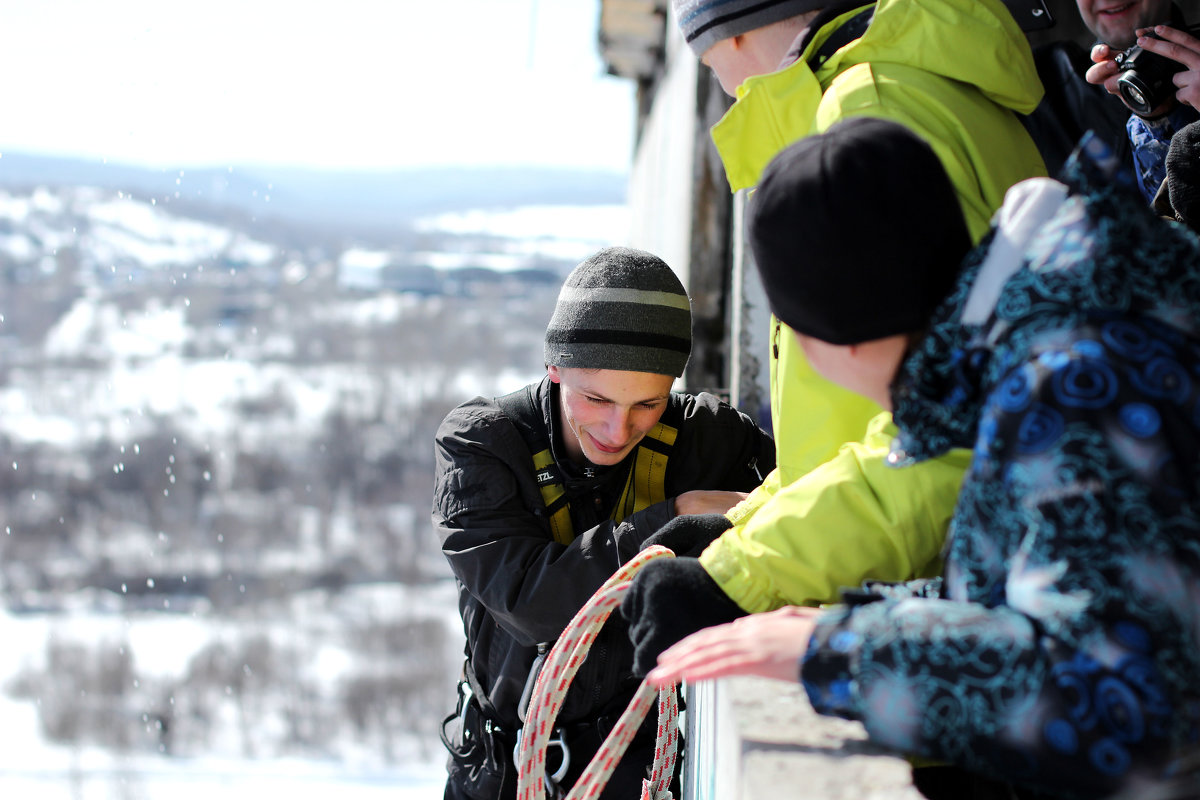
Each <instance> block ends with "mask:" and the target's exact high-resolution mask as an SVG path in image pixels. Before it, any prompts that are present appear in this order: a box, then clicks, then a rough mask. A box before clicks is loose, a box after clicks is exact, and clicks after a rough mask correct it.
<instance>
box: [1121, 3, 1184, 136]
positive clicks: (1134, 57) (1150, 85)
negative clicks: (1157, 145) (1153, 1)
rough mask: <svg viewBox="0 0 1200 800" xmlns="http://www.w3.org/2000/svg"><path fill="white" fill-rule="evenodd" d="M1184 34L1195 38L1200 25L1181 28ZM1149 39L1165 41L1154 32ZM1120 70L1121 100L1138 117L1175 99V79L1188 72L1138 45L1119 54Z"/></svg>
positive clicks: (1173, 62)
mask: <svg viewBox="0 0 1200 800" xmlns="http://www.w3.org/2000/svg"><path fill="white" fill-rule="evenodd" d="M1179 29H1180V30H1182V31H1185V32H1187V33H1190V34H1192V35H1193V36H1195V35H1197V34H1198V33H1200V25H1197V26H1191V27H1183V26H1180V27H1179ZM1146 36H1147V37H1153V38H1155V39H1161V38H1162V37H1161V36H1159V35H1157V34H1155V33H1154V32H1153V31H1150V32H1149V33H1147V34H1146ZM1115 60H1116V62H1117V67H1118V69H1119V70H1120V72H1121V77H1119V78H1117V89H1118V91H1120V93H1121V100H1123V101H1124V102H1125V105H1127V106H1129V108H1130V109H1131V110H1132V111H1133V113H1135V114H1137V115H1138V116H1142V117H1145V116H1148V115H1149V114H1150V113H1151V112H1152V111H1154V109H1156V108H1158V107H1159V106H1161V105H1162V104H1163V103H1165V102H1166V101H1167V100H1169V99H1171V98H1172V97H1174V95H1175V84H1174V83H1173V82H1172V81H1171V77H1172V76H1173V75H1174V74H1175V73H1176V72H1180V71H1181V70H1183V69H1185V67H1184V65H1183V64H1180V63H1179V62H1178V61H1172V60H1171V59H1169V58H1165V57H1163V56H1160V55H1159V54H1158V53H1151V52H1150V51H1149V50H1143V49H1142V48H1141V47H1139V46H1138V45H1136V44H1135V45H1134V46H1133V47H1131V48H1129V49H1128V50H1124V51H1122V52H1120V53H1117V55H1116V58H1115Z"/></svg>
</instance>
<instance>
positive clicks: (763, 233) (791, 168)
mask: <svg viewBox="0 0 1200 800" xmlns="http://www.w3.org/2000/svg"><path fill="white" fill-rule="evenodd" d="M746 225H747V229H748V236H749V240H750V247H751V249H752V251H753V253H754V259H755V261H756V262H757V265H758V271H759V274H760V275H761V276H762V280H763V285H764V287H765V289H766V293H767V300H768V302H769V303H770V306H771V311H772V313H774V314H775V316H776V317H778V318H779V319H780V320H782V321H783V322H784V323H785V324H786V325H787V326H788V327H790V328H792V329H793V330H795V331H798V332H800V333H802V334H805V335H807V336H811V337H813V338H815V339H820V340H822V341H825V342H829V343H831V344H839V345H842V344H858V343H860V342H867V341H871V340H873V339H882V338H884V337H886V336H893V335H896V334H902V333H913V332H916V331H919V330H921V329H922V328H924V327H925V326H926V325H927V324H928V322H929V318H930V316H931V315H932V314H933V311H934V309H935V308H936V307H937V305H938V303H940V302H941V300H942V299H943V298H944V297H945V296H946V295H947V294H949V292H950V289H951V287H952V285H953V283H954V279H955V276H956V275H957V274H958V270H959V264H960V262H961V261H962V258H963V256H965V255H966V253H967V251H968V250H969V249H970V247H971V239H970V236H969V235H968V233H967V226H966V223H965V222H964V220H963V214H962V209H961V207H960V206H959V203H958V198H957V197H956V196H955V193H954V186H953V185H952V184H951V183H950V179H949V178H948V177H947V175H946V172H945V170H944V169H943V168H942V165H941V162H940V161H939V160H938V157H937V155H935V154H934V152H933V149H932V148H931V147H930V146H929V145H928V144H926V143H925V142H924V141H922V140H921V139H920V138H918V137H917V136H916V135H915V134H913V133H911V132H910V131H909V130H908V129H906V128H904V127H903V126H901V125H898V124H896V123H894V122H888V121H885V120H881V119H871V118H868V117H854V118H851V119H849V120H846V121H844V122H839V123H838V124H836V125H834V126H833V127H831V128H830V129H829V130H828V131H827V132H826V133H824V134H821V135H817V136H810V137H807V138H805V139H801V140H800V141H798V142H796V143H795V144H793V145H791V146H789V147H787V148H786V149H784V150H783V151H782V152H781V153H779V155H777V156H776V157H775V159H774V160H773V161H772V162H771V163H770V164H769V165H768V166H767V168H766V170H765V171H764V172H763V177H762V180H761V181H760V182H759V184H758V189H757V190H756V191H755V193H754V195H753V196H752V197H751V199H750V203H749V206H748V209H747V212H746Z"/></svg>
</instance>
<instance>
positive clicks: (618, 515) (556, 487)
mask: <svg viewBox="0 0 1200 800" xmlns="http://www.w3.org/2000/svg"><path fill="white" fill-rule="evenodd" d="M678 435H679V429H678V428H673V427H671V426H670V425H667V424H666V423H664V422H659V423H658V424H657V425H655V426H654V428H652V429H651V430H650V432H649V433H647V434H646V436H645V437H644V438H643V439H642V441H641V442H640V443H639V444H638V446H637V449H636V450H635V451H634V452H635V454H634V458H633V464H632V465H631V466H630V468H629V477H628V478H626V480H625V488H624V490H622V492H621V497H620V499H619V500H617V503H616V505H615V506H614V507H613V513H612V519H613V521H614V522H620V521H621V520H623V519H625V518H626V517H628V516H629V515H630V514H633V513H635V512H637V511H641V510H642V509H645V508H649V507H650V506H652V505H654V504H655V503H661V502H662V501H664V500H666V499H667V492H666V479H667V455H668V453H669V452H670V450H671V446H672V445H674V444H675V438H676V437H677V436H678ZM553 463H554V458H553V457H552V456H551V455H550V450H549V449H546V450H542V451H541V452H539V453H535V454H534V456H533V466H534V469H535V470H536V472H537V478H538V487H539V489H540V490H541V493H542V502H544V503H545V504H546V508H549V509H554V510H553V511H552V512H551V514H550V531H551V533H552V534H553V536H554V541H556V542H558V543H559V544H570V543H571V541H572V540H574V538H575V530H574V527H573V526H572V525H571V508H570V506H569V505H567V504H566V503H563V504H561V505H558V504H559V501H560V498H561V497H562V496H563V494H564V493H565V492H566V490H565V489H564V488H563V485H562V482H561V481H555V482H547V481H548V479H549V478H551V477H552V473H545V472H543V471H544V470H546V469H547V468H548V467H549V466H550V465H552V464H553ZM556 506H557V507H556Z"/></svg>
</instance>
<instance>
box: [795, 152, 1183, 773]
mask: <svg viewBox="0 0 1200 800" xmlns="http://www.w3.org/2000/svg"><path fill="white" fill-rule="evenodd" d="M1106 168H1107V169H1111V168H1113V164H1112V159H1111V157H1110V156H1109V155H1108V154H1107V153H1106V152H1105V148H1104V147H1103V145H1101V144H1100V143H1099V142H1097V141H1095V140H1092V141H1091V142H1088V143H1087V145H1086V147H1085V152H1084V154H1083V157H1079V156H1077V157H1075V158H1074V159H1073V160H1072V162H1071V163H1070V164H1069V165H1068V167H1067V170H1066V176H1065V178H1064V181H1065V183H1058V182H1054V181H1048V180H1044V179H1042V180H1037V179H1035V180H1034V181H1028V182H1026V183H1025V184H1020V185H1019V187H1018V188H1016V189H1014V191H1012V192H1010V195H1009V197H1008V199H1007V200H1006V202H1005V206H1004V208H1003V209H1002V210H1001V212H999V215H998V222H997V224H996V225H995V226H994V227H993V230H992V232H991V233H990V234H989V235H988V237H987V238H985V240H984V242H983V243H982V244H981V245H980V247H979V248H977V249H976V251H974V252H973V253H972V255H971V256H969V257H968V259H967V262H966V265H965V268H964V273H963V277H962V279H961V281H960V283H959V285H958V287H957V289H956V290H955V292H954V293H953V295H952V296H951V297H950V298H949V299H948V300H947V301H946V302H945V303H944V304H943V306H942V308H941V309H940V310H939V312H938V313H937V315H936V316H935V319H934V322H933V325H932V327H931V329H930V332H929V334H928V335H927V336H926V337H925V338H924V340H923V341H922V343H920V344H919V345H918V346H917V348H916V350H915V351H914V352H913V354H912V355H910V356H909V357H908V358H907V359H906V361H905V363H904V364H903V365H902V367H901V371H900V375H899V376H898V377H897V380H896V382H895V383H894V385H893V400H894V408H895V411H894V418H895V421H896V423H897V425H898V426H899V427H900V429H901V431H902V433H901V437H900V438H899V439H897V442H896V445H895V447H894V450H893V456H894V458H895V460H896V462H897V464H898V465H901V466H902V465H903V464H904V463H906V462H910V461H914V460H921V459H927V458H931V457H933V456H936V455H938V454H940V453H943V452H945V451H946V450H948V449H949V448H951V447H971V448H973V449H974V453H975V455H974V461H973V465H972V467H971V469H970V471H969V472H968V473H967V476H966V479H965V481H964V483H963V487H962V492H961V495H960V497H959V503H958V506H957V508H956V511H955V516H954V520H953V523H952V527H951V532H950V535H949V538H948V539H947V545H946V571H945V576H944V579H943V583H942V586H941V590H940V596H937V597H929V596H928V594H929V593H928V591H923V592H922V593H921V594H922V595H923V596H911V597H906V596H903V595H904V592H901V591H895V590H889V591H885V592H881V593H879V594H877V595H870V594H868V595H865V596H864V595H863V593H861V592H860V593H856V594H854V595H853V596H854V598H855V599H854V601H853V603H849V604H847V605H844V606H837V607H835V608H834V609H833V610H831V611H830V612H828V613H826V614H825V615H823V617H822V620H821V622H820V623H819V625H818V627H817V631H816V633H815V634H814V636H813V638H812V640H811V642H810V645H809V650H808V653H807V655H806V656H805V658H804V660H803V662H802V664H801V679H802V681H803V683H804V685H805V688H806V690H807V692H808V696H809V698H810V699H811V700H812V703H813V705H814V707H815V708H816V709H817V710H818V711H821V712H823V713H827V714H834V715H839V716H844V717H848V718H852V719H860V720H862V721H863V722H864V723H865V725H866V728H867V730H868V732H869V734H870V735H871V737H872V738H873V739H875V740H877V741H879V742H882V743H884V744H887V745H889V746H893V747H895V748H897V749H900V750H903V751H905V752H908V753H913V754H918V755H923V756H927V757H931V758H935V759H940V760H944V761H948V762H952V763H955V764H958V765H960V766H963V767H966V768H967V769H970V770H973V771H977V772H981V773H984V774H987V775H991V776H993V777H998V778H1001V779H1003V780H1005V781H1008V782H1011V783H1015V784H1020V785H1026V786H1029V787H1032V788H1035V789H1039V790H1042V791H1046V792H1049V793H1051V794H1054V795H1061V796H1066V797H1075V796H1086V797H1096V796H1105V795H1108V794H1110V793H1114V792H1117V791H1121V790H1129V791H1133V792H1134V793H1135V794H1137V793H1140V792H1141V791H1142V790H1143V789H1144V788H1145V786H1146V785H1148V784H1151V783H1156V782H1159V781H1161V780H1163V779H1165V778H1166V777H1168V776H1169V774H1170V772H1171V771H1172V770H1173V769H1175V765H1174V762H1175V760H1176V759H1178V758H1179V757H1180V756H1182V755H1186V754H1188V753H1189V752H1190V753H1191V754H1192V755H1193V757H1194V756H1195V754H1196V753H1197V742H1198V740H1200V242H1198V240H1197V239H1196V238H1195V237H1194V236H1193V235H1192V234H1191V233H1189V232H1187V231H1186V230H1185V229H1184V228H1182V227H1181V226H1177V225H1176V224H1174V223H1169V222H1166V221H1164V220H1161V219H1159V218H1157V217H1155V216H1153V214H1152V212H1151V211H1150V210H1149V209H1148V208H1146V207H1145V204H1144V202H1143V201H1142V200H1141V199H1140V198H1139V197H1138V196H1137V193H1136V188H1135V187H1134V186H1133V183H1132V179H1131V178H1129V177H1128V176H1123V177H1120V178H1118V177H1109V175H1108V174H1107V173H1106V172H1105V170H1106ZM894 588H897V587H893V589H894ZM927 588H928V587H925V589H927ZM884 595H886V597H884ZM847 596H848V598H849V597H850V596H851V595H850V594H848V595H847ZM876 598H878V599H876Z"/></svg>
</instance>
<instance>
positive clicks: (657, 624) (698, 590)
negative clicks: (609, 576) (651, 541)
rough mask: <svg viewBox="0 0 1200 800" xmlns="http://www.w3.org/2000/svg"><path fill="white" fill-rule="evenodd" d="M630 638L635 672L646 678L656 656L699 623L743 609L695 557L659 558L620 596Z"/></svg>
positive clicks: (721, 620) (739, 614)
mask: <svg viewBox="0 0 1200 800" xmlns="http://www.w3.org/2000/svg"><path fill="white" fill-rule="evenodd" d="M621 616H622V617H624V618H625V621H626V622H628V623H629V638H630V640H631V641H632V642H633V674H634V675H636V676H637V677H639V678H641V677H645V675H646V673H647V672H649V671H650V670H651V669H653V668H654V666H655V665H656V664H657V663H658V655H659V653H661V652H662V651H664V650H666V649H667V648H668V647H670V646H671V645H673V644H675V643H676V642H678V641H679V640H680V639H683V638H684V637H685V636H688V635H690V634H693V633H695V632H696V631H698V630H701V629H702V628H708V627H711V626H713V625H721V624H723V623H726V622H733V621H734V620H735V619H737V618H738V617H744V616H746V612H745V611H743V610H742V609H741V607H739V606H738V604H737V603H735V602H733V601H732V600H730V599H729V596H728V595H727V594H725V592H723V591H721V587H720V586H718V585H717V582H716V581H714V580H713V579H712V578H711V577H709V574H708V573H707V572H705V571H704V567H702V566H700V562H699V561H697V560H696V559H694V558H660V559H657V560H655V561H651V562H650V563H649V564H647V565H646V566H644V567H642V569H641V572H639V573H638V574H637V575H635V576H634V577H633V582H632V583H631V584H630V586H629V590H628V591H627V592H626V593H625V597H624V599H622V600H621Z"/></svg>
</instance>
